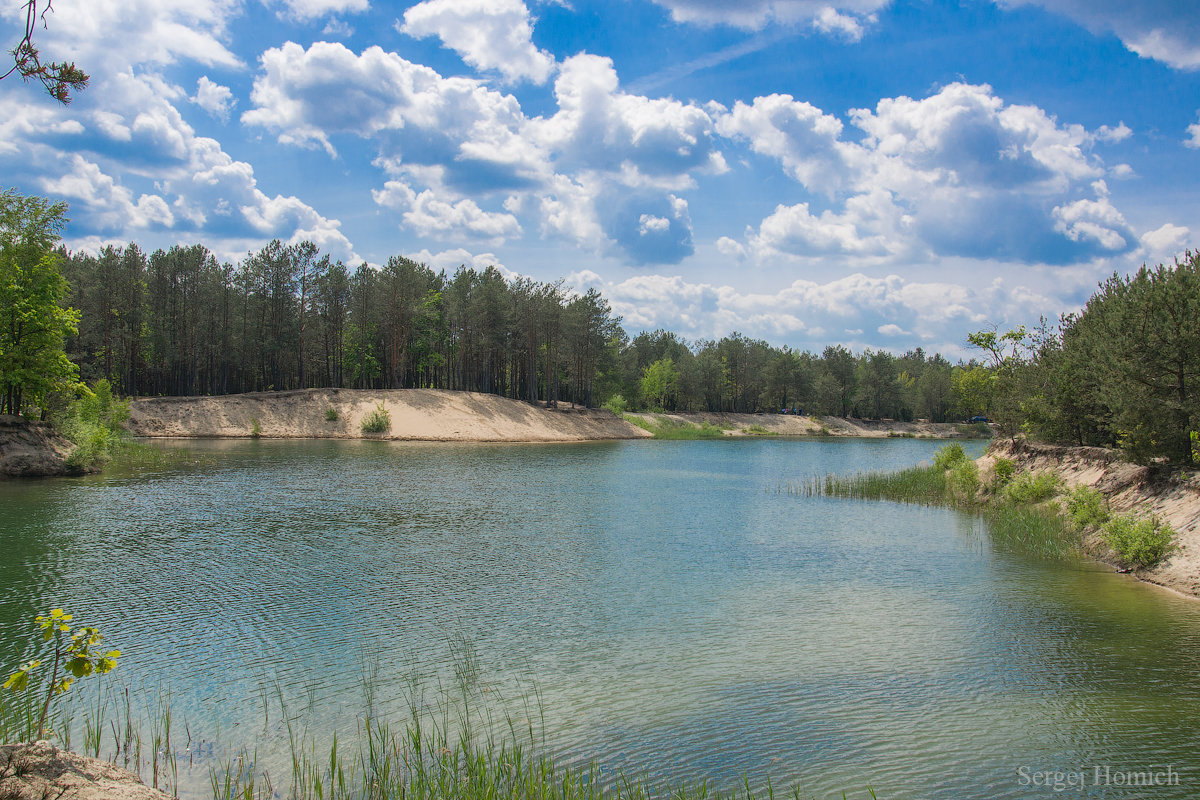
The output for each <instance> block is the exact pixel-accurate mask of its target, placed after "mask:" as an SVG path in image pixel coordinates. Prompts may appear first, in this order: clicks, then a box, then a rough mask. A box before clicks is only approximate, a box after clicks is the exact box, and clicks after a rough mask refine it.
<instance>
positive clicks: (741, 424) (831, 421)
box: [632, 411, 977, 439]
mask: <svg viewBox="0 0 1200 800" xmlns="http://www.w3.org/2000/svg"><path fill="white" fill-rule="evenodd" d="M632 416H636V417H640V418H641V419H644V420H646V421H647V422H651V423H657V422H659V421H660V420H662V419H664V418H665V419H669V420H671V421H673V422H676V423H679V424H691V425H700V424H702V423H705V422H707V423H708V424H710V425H716V426H717V427H719V428H724V429H725V435H726V436H753V435H755V434H756V433H757V434H758V435H761V434H762V433H763V431H766V432H767V433H773V434H776V435H779V436H858V437H863V438H886V437H889V436H911V437H914V438H924V439H962V438H967V437H973V436H976V435H977V434H976V432H975V430H974V428H973V427H972V426H966V425H959V424H956V423H951V422H900V421H894V420H869V419H846V418H843V417H810V416H798V415H795V414H733V413H726V412H710V411H700V412H696V413H690V414H645V413H639V414H633V415H632Z"/></svg>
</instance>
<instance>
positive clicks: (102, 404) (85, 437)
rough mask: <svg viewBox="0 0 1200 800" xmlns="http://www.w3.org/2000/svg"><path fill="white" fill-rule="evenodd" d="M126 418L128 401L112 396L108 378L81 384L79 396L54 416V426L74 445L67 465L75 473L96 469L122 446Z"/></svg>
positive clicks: (96, 470)
mask: <svg viewBox="0 0 1200 800" xmlns="http://www.w3.org/2000/svg"><path fill="white" fill-rule="evenodd" d="M127 419H129V401H128V400H119V399H117V398H115V397H114V396H113V391H112V385H111V384H110V383H109V382H108V381H107V380H104V379H101V380H98V381H96V382H95V383H94V384H93V385H92V386H91V387H90V388H88V387H83V388H82V389H81V393H80V395H79V398H78V399H77V400H76V401H75V402H74V403H72V404H71V405H70V406H69V407H68V408H67V410H66V412H65V413H64V414H63V415H62V416H61V417H56V418H55V427H56V428H57V429H58V430H59V432H60V433H62V435H63V436H65V437H66V438H67V439H69V440H70V441H71V442H72V443H73V444H74V445H75V449H74V450H72V451H71V452H70V453H69V454H68V455H67V458H66V464H67V466H68V467H69V468H71V470H73V471H75V472H98V471H99V470H100V468H101V467H103V466H104V465H105V464H106V463H108V462H109V461H110V460H111V459H112V457H113V456H114V455H115V454H116V451H117V450H118V449H120V447H121V446H122V444H123V441H124V433H125V432H124V430H123V429H122V427H121V423H123V422H124V421H125V420H127Z"/></svg>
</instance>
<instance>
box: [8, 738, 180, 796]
mask: <svg viewBox="0 0 1200 800" xmlns="http://www.w3.org/2000/svg"><path fill="white" fill-rule="evenodd" d="M0 797H4V798H11V799H12V800H46V798H69V800H170V798H171V796H170V795H169V794H167V793H166V792H160V791H159V790H158V789H151V788H150V787H149V786H146V785H145V784H144V783H142V781H141V779H139V778H138V776H136V775H134V774H133V773H132V772H129V771H128V770H125V769H122V768H120V767H118V766H116V765H115V764H110V763H108V762H107V761H100V760H99V759H95V758H89V757H87V756H83V755H79V754H78V753H72V752H70V751H69V750H63V749H61V748H58V747H55V746H54V745H52V744H51V743H50V742H46V741H41V742H36V743H33V744H6V745H0Z"/></svg>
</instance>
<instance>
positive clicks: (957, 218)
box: [717, 83, 1136, 264]
mask: <svg viewBox="0 0 1200 800" xmlns="http://www.w3.org/2000/svg"><path fill="white" fill-rule="evenodd" d="M850 120H851V122H852V123H853V125H854V126H855V127H856V128H858V129H860V130H861V131H862V132H863V134H865V135H864V136H862V138H861V139H860V140H859V141H857V142H854V141H848V140H847V139H848V137H847V135H846V134H845V132H844V131H843V125H842V123H841V121H840V120H838V119H837V118H835V117H833V116H831V115H829V114H826V113H825V112H823V111H821V110H820V109H819V108H816V107H815V106H812V105H811V104H808V103H803V102H798V101H796V100H794V99H793V98H792V97H790V96H788V95H770V96H768V97H759V98H755V100H754V101H753V102H752V103H749V104H747V103H741V102H739V103H736V104H735V105H734V107H733V109H732V110H731V111H729V112H728V113H726V114H723V115H720V116H718V119H717V130H718V131H719V132H720V133H721V134H723V135H726V136H731V137H736V138H738V139H742V140H745V141H748V142H749V143H750V147H751V148H752V149H753V150H755V151H756V152H759V153H762V154H764V155H767V156H770V157H773V158H776V159H778V160H779V162H780V163H781V164H782V165H783V166H784V168H785V169H786V170H787V171H788V173H789V174H790V175H792V177H794V178H795V179H796V180H797V181H798V182H800V183H801V184H802V185H803V186H804V187H805V188H806V189H808V190H809V191H810V192H812V193H816V194H823V195H825V196H826V197H827V198H828V199H829V201H830V208H828V209H826V210H823V211H821V212H820V213H818V212H816V211H815V210H813V208H812V206H811V204H810V203H800V204H796V205H793V206H782V205H781V206H779V207H777V208H776V210H775V212H774V213H773V214H771V215H770V216H768V217H767V218H766V219H764V220H763V222H762V224H761V225H760V226H759V228H758V230H757V231H751V232H750V234H749V236H748V240H749V242H750V244H751V247H752V249H753V250H754V251H755V252H756V253H757V254H758V256H759V259H760V260H763V259H767V258H770V257H773V256H774V255H778V254H780V253H783V254H790V255H793V256H799V257H813V256H821V255H831V254H842V255H859V256H888V257H892V258H899V257H904V258H906V259H908V260H910V261H912V260H927V259H933V258H939V257H945V256H967V257H973V258H983V259H1001V260H1007V261H1020V262H1025V263H1046V264H1070V263H1078V262H1081V261H1086V260H1089V259H1092V258H1096V257H1099V256H1107V255H1112V254H1114V253H1121V252H1128V251H1130V250H1132V249H1133V248H1134V247H1135V246H1136V244H1135V243H1136V236H1135V235H1134V234H1133V232H1132V231H1131V230H1130V229H1129V226H1128V225H1127V224H1126V223H1125V221H1124V219H1123V218H1122V217H1121V215H1120V213H1119V211H1117V209H1116V208H1115V207H1113V205H1112V204H1111V202H1110V201H1109V200H1108V199H1107V188H1106V187H1104V188H1103V190H1102V192H1100V190H1098V189H1097V187H1103V184H1102V183H1095V182H1096V181H1098V179H1100V178H1101V177H1102V176H1103V175H1104V174H1105V173H1106V169H1105V167H1104V164H1103V162H1102V161H1101V160H1100V159H1099V157H1098V156H1096V155H1095V154H1093V153H1092V150H1093V145H1094V144H1095V143H1097V142H1100V141H1106V142H1107V141H1120V140H1122V139H1125V138H1127V137H1128V136H1129V135H1130V133H1131V131H1130V130H1129V129H1128V128H1127V127H1126V126H1125V125H1124V124H1118V125H1117V127H1115V128H1110V127H1107V126H1106V127H1102V128H1100V129H1099V130H1098V131H1096V132H1094V133H1093V132H1089V131H1087V130H1086V129H1084V128H1083V127H1082V126H1079V125H1060V124H1059V123H1058V121H1057V120H1055V119H1054V118H1053V117H1050V116H1049V115H1048V114H1046V113H1045V111H1043V110H1042V109H1040V108H1038V107H1036V106H1027V105H1007V104H1005V102H1004V101H1003V99H1001V98H1000V97H997V96H996V95H995V94H994V93H993V91H992V89H991V87H990V86H987V85H971V84H965V83H954V84H950V85H948V86H945V87H943V88H942V89H940V90H939V91H937V92H936V93H934V94H933V95H931V96H929V97H926V98H924V99H913V98H909V97H903V96H902V97H895V98H884V99H882V100H880V101H879V102H878V104H877V105H876V107H875V108H874V109H852V110H851V111H850ZM1115 174H1116V175H1117V176H1118V177H1119V176H1120V175H1121V174H1122V171H1121V170H1119V169H1118V170H1117V171H1116V172H1115ZM1092 193H1101V194H1103V196H1102V197H1098V198H1096V199H1091V198H1090V197H1087V196H1086V195H1090V194H1092ZM1081 195H1082V196H1081Z"/></svg>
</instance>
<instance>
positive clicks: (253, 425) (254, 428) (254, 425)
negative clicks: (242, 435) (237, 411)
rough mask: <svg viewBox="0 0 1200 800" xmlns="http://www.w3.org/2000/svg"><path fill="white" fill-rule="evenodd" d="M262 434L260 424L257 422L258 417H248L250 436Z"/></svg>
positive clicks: (255, 436)
mask: <svg viewBox="0 0 1200 800" xmlns="http://www.w3.org/2000/svg"><path fill="white" fill-rule="evenodd" d="M260 436H262V426H261V425H259V424H258V417H251V418H250V438H251V439H257V438H258V437H260Z"/></svg>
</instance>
